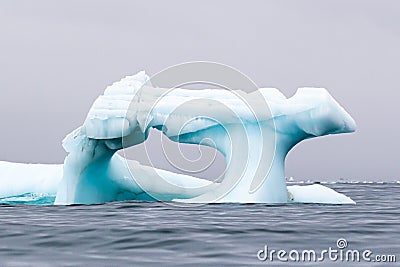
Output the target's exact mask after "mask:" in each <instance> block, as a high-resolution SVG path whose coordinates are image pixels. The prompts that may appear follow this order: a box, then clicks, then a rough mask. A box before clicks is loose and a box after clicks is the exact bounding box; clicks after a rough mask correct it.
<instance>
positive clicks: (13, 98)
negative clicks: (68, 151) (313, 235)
mask: <svg viewBox="0 0 400 267" xmlns="http://www.w3.org/2000/svg"><path fill="white" fill-rule="evenodd" d="M234 2H235V3H234ZM399 10H400V2H399V1H338V0H335V1H196V2H194V1H99V0H96V1H95V0H93V1H77V0H76V1H51V0H49V1H41V0H36V1H15V0H13V1H6V0H2V1H1V2H0V38H1V39H0V71H1V74H0V90H1V91H0V92H1V98H0V103H1V105H0V123H1V138H0V160H8V161H17V162H43V163H55V162H62V161H63V159H64V157H65V152H64V151H63V149H62V147H61V140H62V139H63V138H64V136H65V135H66V134H67V133H69V132H70V131H72V130H73V129H74V128H76V127H78V126H79V125H81V124H82V122H83V120H84V118H85V117H86V114H87V111H88V110H89V108H90V106H91V104H92V103H93V101H94V100H95V99H96V97H97V96H98V95H100V94H101V93H102V92H103V91H104V89H105V87H106V86H107V85H109V84H110V83H112V82H113V81H116V80H119V79H120V78H122V77H124V76H126V75H130V74H134V73H136V72H137V71H139V70H142V69H145V70H146V71H147V72H148V73H149V74H155V73H156V72H158V71H161V70H162V69H164V68H165V67H168V66H171V65H173V64H177V63H182V62H187V61H193V60H207V61H216V62H220V63H224V64H227V65H230V66H232V67H235V68H237V69H239V70H240V71H242V72H243V73H245V74H247V75H248V76H249V77H250V78H252V79H253V80H254V81H255V82H256V83H257V84H258V85H259V86H260V87H276V88H279V89H280V90H281V91H282V92H283V93H284V94H285V95H286V96H288V97H289V96H291V95H293V94H294V92H295V90H296V89H297V88H298V87H303V86H315V87H325V88H327V89H328V90H329V91H330V93H331V94H332V95H333V96H334V97H335V98H336V99H337V100H338V102H339V103H341V104H342V105H343V106H344V107H345V108H346V110H347V111H348V112H349V113H350V114H351V115H352V116H353V118H354V119H355V120H356V122H357V124H358V131H357V132H356V133H355V134H349V135H336V136H328V137H323V138H317V139H313V140H308V141H305V142H302V143H301V144H299V145H298V146H297V147H295V148H294V149H293V150H292V151H291V152H290V154H289V156H288V158H287V161H286V163H287V169H286V174H287V176H294V177H295V178H297V177H299V178H304V179H307V178H310V179H319V180H329V179H333V180H337V179H339V178H345V179H353V180H363V179H369V180H398V179H399V178H400V173H399V170H400V167H399V166H400V164H398V162H399V161H398V157H399V155H398V153H399V148H400V138H399V137H400V126H399V124H398V123H399V119H398V116H399V115H400V112H399V111H400V105H399V104H398V102H399V100H398V98H399V96H400V92H399V86H400V16H399Z"/></svg>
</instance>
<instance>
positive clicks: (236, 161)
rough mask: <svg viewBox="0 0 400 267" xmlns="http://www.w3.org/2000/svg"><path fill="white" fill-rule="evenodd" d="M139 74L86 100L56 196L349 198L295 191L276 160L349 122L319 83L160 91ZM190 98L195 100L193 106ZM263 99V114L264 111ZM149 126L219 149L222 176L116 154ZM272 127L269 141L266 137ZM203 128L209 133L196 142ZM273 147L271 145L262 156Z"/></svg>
mask: <svg viewBox="0 0 400 267" xmlns="http://www.w3.org/2000/svg"><path fill="white" fill-rule="evenodd" d="M147 81H148V77H147V76H146V75H145V73H144V72H140V73H138V74H136V75H134V76H130V77H126V78H124V79H122V80H121V81H120V82H117V83H114V84H113V85H112V86H109V87H108V88H107V89H106V90H105V92H104V95H102V96H100V97H99V98H98V99H97V100H96V101H95V103H94V104H93V106H92V108H91V109H90V111H89V114H88V116H87V119H86V121H85V123H84V124H83V126H82V127H80V128H78V129H77V130H75V131H74V132H72V133H71V134H69V135H68V136H67V137H66V138H65V140H64V141H63V146H64V148H65V149H66V151H67V152H68V153H69V155H68V156H67V157H66V159H65V162H64V167H63V168H64V170H63V176H62V179H61V182H60V185H59V187H58V190H57V197H56V201H55V203H56V204H71V203H103V202H107V201H115V200H127V199H139V200H152V199H159V200H177V201H185V202H191V203H193V202H201V203H202V202H210V201H213V202H245V203H285V202H288V201H297V200H298V201H300V202H307V195H309V196H310V201H309V202H321V203H353V201H352V200H351V199H350V198H348V197H346V196H344V195H342V194H339V193H337V192H335V191H333V190H330V189H328V188H326V187H323V186H312V187H309V188H308V189H306V188H305V187H303V188H302V190H301V189H300V190H299V188H297V187H286V181H285V177H284V160H285V157H286V154H287V153H288V151H289V150H290V149H291V148H292V147H293V146H294V145H295V144H297V143H298V142H300V141H302V140H304V139H307V138H312V137H317V136H323V135H328V134H338V133H347V132H353V131H354V130H355V128H356V125H355V122H354V120H353V119H352V118H351V116H350V115H349V114H348V113H347V112H346V111H345V110H344V109H343V108H342V107H341V106H340V105H339V104H338V103H337V102H336V101H335V100H334V99H333V98H332V96H331V95H330V94H329V93H328V92H327V91H326V90H325V89H322V88H300V89H298V91H297V92H296V94H295V95H294V96H292V97H291V98H286V97H285V96H284V95H283V94H281V93H280V92H279V91H278V90H277V89H273V88H261V89H259V90H258V91H257V92H254V93H249V94H247V93H244V92H241V91H236V93H235V94H233V93H232V92H229V91H225V90H199V91H196V90H185V89H176V90H173V91H171V92H167V91H166V89H162V88H153V87H151V86H146V85H145V84H146V82H147ZM143 86H144V87H143ZM260 95H261V96H262V98H263V99H262V101H261V99H259V98H260ZM243 99H244V100H245V101H243ZM192 101H194V102H192ZM198 101H200V102H201V103H202V104H201V105H200V106H199V105H195V103H200V102H198ZM265 101H266V102H267V103H268V105H269V107H270V109H271V113H265V112H262V111H263V110H264V109H263V105H265ZM132 102H133V103H134V104H135V105H134V106H133V108H132V106H131V103H132ZM154 103H156V104H154ZM186 103H189V104H186ZM190 103H192V104H190ZM246 103H251V106H252V108H251V109H249V108H248V106H247V105H246ZM226 108H227V109H226ZM229 111H232V112H233V113H232V112H229ZM171 114H172V115H171ZM199 115H201V116H200V117H199ZM188 121H189V123H187V122H188ZM151 127H154V128H157V129H160V130H161V131H162V132H163V133H164V134H165V135H166V136H168V137H169V138H170V139H171V140H175V141H179V142H184V143H193V144H198V143H200V142H202V144H204V145H209V146H213V147H215V148H216V149H218V150H219V151H221V153H222V154H223V155H224V156H225V158H226V161H227V171H226V174H225V179H224V181H223V182H222V183H221V184H214V183H211V182H209V181H206V180H202V179H197V178H194V177H190V176H187V175H180V174H175V173H172V172H168V171H164V170H158V169H155V168H152V167H149V166H142V165H140V164H139V163H137V162H135V161H126V160H125V159H124V158H122V157H121V156H119V155H118V154H116V153H115V152H116V151H118V150H119V149H121V148H122V147H123V146H127V145H128V146H133V145H136V144H139V143H141V142H143V141H144V140H145V139H146V137H147V133H148V130H149V129H150V128H151ZM271 136H274V138H273V140H274V142H269V140H270V139H272V138H271ZM210 137H212V138H213V140H214V142H210V143H207V142H206V143H204V142H203V141H204V140H205V138H210ZM243 140H249V142H243ZM260 144H262V145H260ZM271 150H273V151H274V152H275V153H273V156H272V157H271V158H269V155H271V154H269V153H268V151H271ZM243 152H246V156H243V154H242V153H243ZM263 160H265V162H266V163H265V164H264V162H263ZM244 163H245V164H244ZM238 173H240V175H238ZM160 177H162V179H160ZM229 177H234V178H233V179H227V178H229ZM255 177H258V180H257V179H255ZM255 180H256V182H255V183H254V181H255ZM288 192H289V193H288ZM311 196H313V197H311Z"/></svg>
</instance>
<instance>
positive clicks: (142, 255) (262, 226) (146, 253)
mask: <svg viewBox="0 0 400 267" xmlns="http://www.w3.org/2000/svg"><path fill="white" fill-rule="evenodd" d="M326 186H328V187H331V188H333V189H335V190H337V191H339V192H341V193H344V194H346V195H347V196H350V197H351V198H352V199H353V200H355V201H356V202H357V204H356V205H318V204H287V205H265V204H209V205H203V206H197V205H188V206H184V207H183V206H176V205H174V204H172V203H162V202H135V201H129V202H114V203H107V204H104V205H75V206H74V205H73V206H52V205H27V204H17V203H25V202H23V201H22V200H23V198H24V196H21V197H20V199H19V198H14V199H11V200H10V199H8V202H6V201H5V200H4V199H3V200H2V203H8V204H1V205H0V266H203V265H206V266H253V265H259V266H275V265H288V266H303V265H313V266H322V265H323V266H325V265H326V266H398V264H399V262H400V221H399V219H400V184H399V183H396V182H394V183H370V184H367V183H336V184H327V185H326ZM25 197H26V196H25ZM44 198H45V200H42V202H40V201H39V202H38V201H37V199H36V200H35V201H36V202H35V201H33V202H32V203H28V204H45V203H46V201H48V202H49V203H50V202H51V201H52V198H51V196H45V197H44ZM338 239H340V240H341V242H342V243H341V244H340V246H343V244H345V243H344V240H345V241H346V242H347V246H346V247H344V248H341V249H339V248H338V245H339V244H337V241H338ZM265 246H267V248H268V254H269V253H270V252H271V250H276V251H278V250H284V251H286V252H287V254H286V258H288V254H289V253H292V254H291V255H292V257H293V258H294V259H295V260H291V259H289V258H288V262H283V261H280V260H278V259H277V254H276V253H275V254H273V255H272V256H273V259H272V261H271V258H270V257H268V258H267V259H266V260H265V261H261V260H260V259H259V257H260V258H261V259H263V257H265V254H264V252H265ZM329 247H331V249H336V250H337V251H338V252H337V256H338V259H337V260H334V259H333V260H332V259H329V257H328V255H324V257H325V258H324V259H323V260H322V261H318V259H317V262H315V261H313V259H311V260H307V257H306V256H305V257H304V259H306V260H305V261H304V260H302V258H301V257H300V256H299V257H300V259H299V261H297V259H296V254H295V252H291V251H293V250H295V251H296V250H297V251H298V253H299V254H300V255H301V254H302V253H303V252H304V250H315V251H316V254H317V257H320V256H321V255H320V252H321V251H323V250H328V249H329ZM260 250H262V251H261V252H259V251H260ZM348 250H357V251H359V253H363V252H364V251H365V250H370V251H371V253H372V254H370V255H369V257H368V259H370V260H371V261H370V262H368V261H365V260H364V259H362V258H361V259H360V262H353V261H346V258H345V257H343V260H340V258H339V255H340V254H339V252H340V251H342V252H344V253H346V251H348ZM257 254H259V255H258V256H259V257H258V256H257ZM305 255H306V254H305ZM343 255H344V254H343ZM333 256H334V255H333ZM376 256H378V257H379V256H380V259H382V258H385V259H386V260H387V261H393V256H395V257H396V260H397V263H389V262H378V261H377V260H376ZM284 258H285V257H283V259H284ZM349 259H351V258H349Z"/></svg>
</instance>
